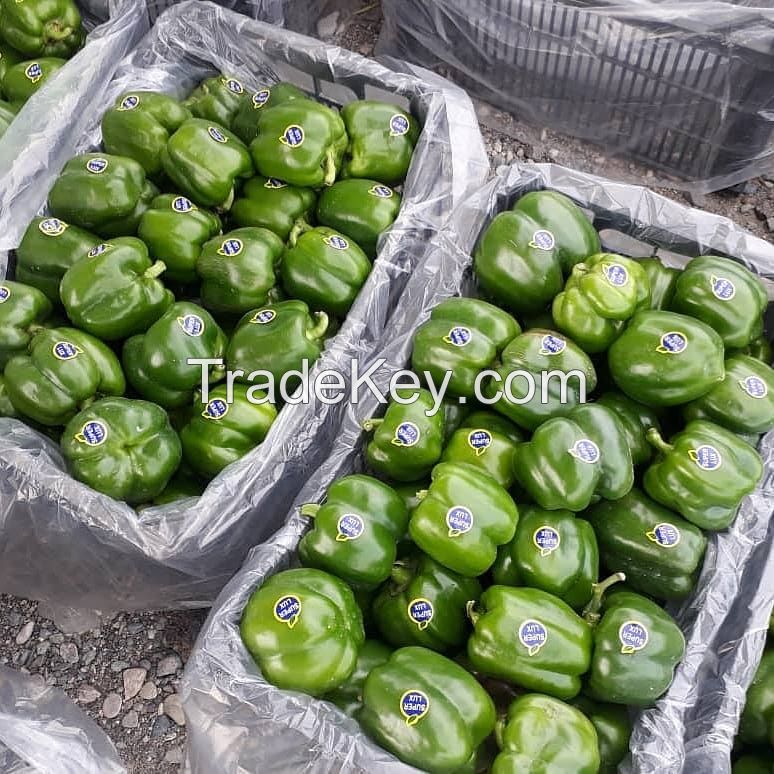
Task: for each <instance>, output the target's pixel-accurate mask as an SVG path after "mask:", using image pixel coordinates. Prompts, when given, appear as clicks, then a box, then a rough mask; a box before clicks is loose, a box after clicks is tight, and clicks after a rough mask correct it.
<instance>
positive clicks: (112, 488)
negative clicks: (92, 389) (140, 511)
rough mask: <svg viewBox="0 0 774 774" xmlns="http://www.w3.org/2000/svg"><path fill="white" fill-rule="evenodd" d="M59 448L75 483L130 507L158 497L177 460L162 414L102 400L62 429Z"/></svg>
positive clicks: (138, 404) (140, 403)
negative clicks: (80, 482)
mask: <svg viewBox="0 0 774 774" xmlns="http://www.w3.org/2000/svg"><path fill="white" fill-rule="evenodd" d="M61 446H62V455H63V456H64V458H65V460H66V461H67V467H68V470H69V471H70V473H72V475H73V476H75V478H77V479H78V480H79V481H82V482H83V483H84V484H87V485H88V486H90V487H91V488H92V489H96V490H97V491H98V492H102V494H106V495H108V496H109V497H113V498H114V499H116V500H124V501H126V502H127V503H129V504H130V505H134V504H138V503H144V502H148V501H149V500H152V499H153V498H154V497H156V495H158V494H160V493H161V492H162V491H163V490H164V487H166V485H167V482H168V481H169V479H170V478H172V475H173V474H174V472H175V471H176V470H177V468H178V466H179V465H180V458H181V451H180V439H179V438H178V437H177V433H176V432H175V431H174V430H173V429H172V426H171V425H170V424H169V418H168V417H167V414H166V412H165V411H164V409H162V408H160V407H159V406H156V405H154V404H153V403H148V402H147V401H144V400H128V399H127V398H103V399H102V400H98V401H97V402H96V403H92V404H91V405H90V406H88V407H87V408H85V409H84V410H83V411H81V412H80V413H79V414H77V415H76V416H74V417H73V418H72V419H71V420H70V422H69V423H68V425H67V427H65V430H64V433H63V434H62V442H61Z"/></svg>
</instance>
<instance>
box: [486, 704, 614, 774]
mask: <svg viewBox="0 0 774 774" xmlns="http://www.w3.org/2000/svg"><path fill="white" fill-rule="evenodd" d="M495 735H496V737H497V744H498V746H499V747H500V749H501V750H502V752H501V753H500V754H499V755H498V756H497V757H496V758H495V761H494V764H493V765H492V768H491V772H492V774H523V772H538V771H540V772H549V771H550V772H551V774H597V772H598V771H599V766H600V754H599V748H598V742H597V732H596V729H595V728H594V725H593V723H592V722H591V720H589V719H588V718H587V717H586V716H585V715H584V714H583V713H582V712H581V711H580V710H578V709H576V708H575V707H571V706H570V705H569V704H565V703H564V702H563V701H559V699H554V698H553V697H551V696H542V695H540V694H539V693H527V694H524V695H523V696H520V697H519V698H518V699H516V700H515V701H514V702H513V703H512V704H511V706H510V707H508V715H507V717H505V718H503V719H501V720H500V721H499V722H498V725H497V727H496V729H495Z"/></svg>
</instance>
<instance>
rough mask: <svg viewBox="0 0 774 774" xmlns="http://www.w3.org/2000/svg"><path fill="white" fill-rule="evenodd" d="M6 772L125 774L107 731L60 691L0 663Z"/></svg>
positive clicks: (1, 750) (1, 751)
mask: <svg viewBox="0 0 774 774" xmlns="http://www.w3.org/2000/svg"><path fill="white" fill-rule="evenodd" d="M0 772H2V774H126V769H125V768H124V766H123V765H122V763H121V761H120V759H119V757H118V753H117V752H116V748H115V747H114V746H113V743H112V742H111V741H110V739H108V737H107V735H106V734H105V732H104V731H102V729H100V728H99V726H97V724H96V723H94V721H93V720H90V719H89V718H88V717H87V715H86V714H85V713H84V712H83V711H82V710H80V709H79V708H78V707H77V706H76V705H75V703H74V702H73V701H72V700H70V699H69V698H68V697H67V696H65V695H64V694H63V693H62V692H61V691H59V690H58V689H56V688H52V687H51V686H48V685H45V684H43V685H41V684H40V683H39V682H36V680H35V679H34V678H32V677H31V676H30V675H27V674H22V673H21V672H17V671H15V670H13V669H8V668H7V667H4V666H0Z"/></svg>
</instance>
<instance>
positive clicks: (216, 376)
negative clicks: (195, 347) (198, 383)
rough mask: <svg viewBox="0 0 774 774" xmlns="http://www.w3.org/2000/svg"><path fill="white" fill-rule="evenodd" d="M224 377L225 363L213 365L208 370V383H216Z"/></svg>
mask: <svg viewBox="0 0 774 774" xmlns="http://www.w3.org/2000/svg"><path fill="white" fill-rule="evenodd" d="M225 378H226V365H225V363H224V364H223V365H215V366H213V367H212V371H210V384H216V383H217V382H220V381H222V380H223V379H225Z"/></svg>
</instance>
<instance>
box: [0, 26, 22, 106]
mask: <svg viewBox="0 0 774 774" xmlns="http://www.w3.org/2000/svg"><path fill="white" fill-rule="evenodd" d="M24 58H25V57H24V54H22V53H21V52H20V51H16V50H15V49H14V48H12V47H11V46H9V45H8V44H7V43H6V42H5V41H4V40H3V39H2V37H0V85H1V84H2V83H3V78H4V77H5V74H6V72H7V71H8V68H9V67H10V66H11V65H14V64H16V63H17V62H21V61H22V59H24ZM0 93H2V89H0Z"/></svg>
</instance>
